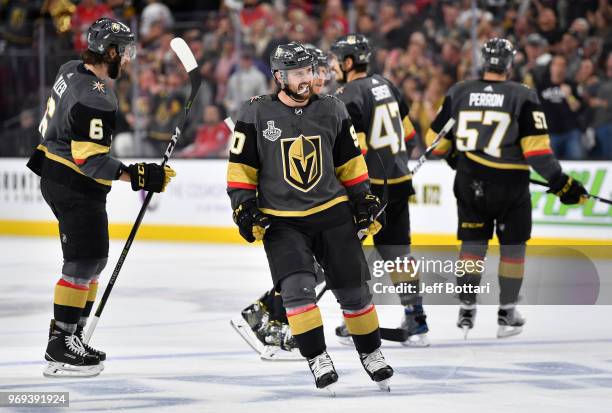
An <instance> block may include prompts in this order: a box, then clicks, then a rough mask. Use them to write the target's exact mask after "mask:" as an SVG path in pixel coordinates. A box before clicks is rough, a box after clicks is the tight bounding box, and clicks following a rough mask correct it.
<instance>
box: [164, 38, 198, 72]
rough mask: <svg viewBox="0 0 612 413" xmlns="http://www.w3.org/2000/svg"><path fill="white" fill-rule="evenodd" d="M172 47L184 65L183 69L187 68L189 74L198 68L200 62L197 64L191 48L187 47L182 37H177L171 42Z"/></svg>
mask: <svg viewBox="0 0 612 413" xmlns="http://www.w3.org/2000/svg"><path fill="white" fill-rule="evenodd" d="M170 47H171V48H172V50H173V51H174V53H175V54H176V56H177V57H178V58H179V60H180V61H181V63H182V64H183V67H185V71H186V72H187V73H189V72H191V71H192V70H193V69H195V68H196V67H198V62H196V59H195V56H194V55H193V53H192V52H191V49H189V46H187V42H185V40H183V39H182V38H180V37H175V38H174V39H172V40H171V41H170Z"/></svg>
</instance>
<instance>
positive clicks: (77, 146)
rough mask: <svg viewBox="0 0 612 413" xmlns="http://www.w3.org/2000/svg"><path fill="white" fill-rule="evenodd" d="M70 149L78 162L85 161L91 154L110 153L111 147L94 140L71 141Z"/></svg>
mask: <svg viewBox="0 0 612 413" xmlns="http://www.w3.org/2000/svg"><path fill="white" fill-rule="evenodd" d="M70 151H71V152H72V157H73V158H74V160H75V161H76V162H80V161H83V162H84V161H85V160H86V159H87V158H89V157H90V156H94V155H99V154H105V153H108V152H109V151H110V148H109V147H108V146H104V145H100V144H97V143H93V142H87V141H85V142H82V141H71V142H70Z"/></svg>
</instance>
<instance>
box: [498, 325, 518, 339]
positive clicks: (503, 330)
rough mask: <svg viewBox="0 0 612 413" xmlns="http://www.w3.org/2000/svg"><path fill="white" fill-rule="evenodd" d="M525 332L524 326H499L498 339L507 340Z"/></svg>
mask: <svg viewBox="0 0 612 413" xmlns="http://www.w3.org/2000/svg"><path fill="white" fill-rule="evenodd" d="M522 331H523V327H522V326H516V327H513V326H499V327H498V328H497V338H506V337H512V336H516V335H517V334H521V332H522Z"/></svg>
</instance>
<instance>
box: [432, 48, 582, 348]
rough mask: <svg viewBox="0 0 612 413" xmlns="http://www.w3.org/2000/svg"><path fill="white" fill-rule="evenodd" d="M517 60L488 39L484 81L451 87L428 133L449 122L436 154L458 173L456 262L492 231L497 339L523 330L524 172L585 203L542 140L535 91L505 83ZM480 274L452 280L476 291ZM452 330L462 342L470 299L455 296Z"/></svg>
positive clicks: (480, 246)
mask: <svg viewBox="0 0 612 413" xmlns="http://www.w3.org/2000/svg"><path fill="white" fill-rule="evenodd" d="M514 54H515V50H514V47H513V45H512V43H511V42H509V41H508V40H506V39H499V38H494V39H490V40H489V41H487V42H486V43H485V44H484V46H483V47H482V55H483V62H484V63H483V70H484V73H483V76H482V78H481V79H479V80H471V81H465V82H461V83H458V84H456V85H455V86H453V87H451V88H450V89H449V91H448V93H447V95H446V97H445V99H444V103H443V105H442V108H441V110H440V112H439V113H438V115H437V116H436V118H435V119H434V121H433V122H432V124H431V128H430V129H429V130H428V131H427V135H426V141H427V144H428V145H429V144H430V143H431V142H432V141H433V139H434V137H435V135H436V134H437V132H439V131H440V130H441V129H442V127H443V126H444V125H445V124H446V122H447V121H448V119H449V118H451V117H452V118H454V119H456V121H457V123H456V126H455V127H454V128H453V132H452V133H451V134H449V135H448V136H447V137H445V138H444V139H442V141H441V142H440V143H439V144H438V146H437V147H436V149H435V150H434V154H435V155H440V156H447V157H451V158H450V162H449V163H450V164H452V165H454V166H455V167H456V170H457V174H456V176H455V184H454V192H455V197H456V198H457V210H458V216H459V220H458V221H459V222H458V229H457V235H458V238H459V239H460V240H461V252H460V259H461V260H463V261H466V262H472V265H471V267H476V268H478V266H477V265H476V263H477V261H479V260H483V259H484V257H485V254H486V251H487V246H488V242H489V240H490V239H491V238H492V236H493V231H494V230H495V233H496V234H497V238H498V239H499V243H500V244H501V246H500V263H499V273H498V274H499V286H500V297H499V300H500V306H499V311H498V313H497V314H498V319H497V322H498V325H499V328H498V333H497V336H498V337H507V336H511V335H515V334H518V333H520V332H521V330H522V326H523V324H524V323H525V320H524V319H523V318H522V317H521V315H520V314H519V312H518V311H517V310H516V303H517V300H518V296H519V290H520V288H521V283H522V281H523V273H524V261H525V243H526V242H527V240H528V239H529V238H530V236H531V197H530V193H529V173H530V172H529V169H530V167H532V168H533V169H535V170H536V172H538V173H539V174H540V175H542V176H543V177H544V178H546V179H547V180H548V183H549V185H550V190H549V191H548V192H550V193H554V194H556V195H557V196H559V198H560V199H561V202H562V203H564V204H578V203H582V202H584V200H585V199H586V191H585V189H584V187H583V186H582V184H581V183H580V182H579V181H577V180H575V179H573V178H572V177H570V176H568V175H566V174H565V173H563V171H562V169H561V166H560V165H559V162H558V161H557V159H556V158H555V156H554V154H553V152H552V150H551V148H550V141H549V137H548V128H547V125H546V117H545V116H544V113H543V112H542V108H541V106H540V102H539V100H538V97H537V95H536V93H535V92H534V91H533V90H531V89H530V88H528V87H527V86H525V85H522V84H519V83H515V82H511V81H508V80H507V79H508V74H509V71H510V69H511V67H512V62H513V57H514ZM480 279H481V274H480V273H478V272H473V273H470V274H466V275H464V276H463V277H459V278H457V283H458V284H459V285H467V286H477V285H479V284H480ZM459 298H460V301H461V308H460V310H459V319H458V321H457V326H458V327H459V328H461V329H463V331H464V334H465V336H466V337H467V332H468V331H469V330H470V329H471V328H472V327H473V326H474V317H475V315H476V294H474V293H462V294H460V297H459Z"/></svg>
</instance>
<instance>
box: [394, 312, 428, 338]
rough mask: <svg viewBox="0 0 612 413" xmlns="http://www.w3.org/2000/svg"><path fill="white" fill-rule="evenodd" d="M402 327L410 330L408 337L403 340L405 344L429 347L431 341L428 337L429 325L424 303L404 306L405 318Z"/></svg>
mask: <svg viewBox="0 0 612 413" xmlns="http://www.w3.org/2000/svg"><path fill="white" fill-rule="evenodd" d="M400 328H401V329H402V330H406V331H407V332H408V339H407V340H406V341H404V342H402V345H403V346H406V347H429V345H430V343H429V339H428V338H427V333H428V332H429V327H428V326H427V316H426V315H425V311H424V310H423V306H422V305H420V304H417V305H407V306H406V307H405V308H404V319H403V320H402V324H401V325H400Z"/></svg>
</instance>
